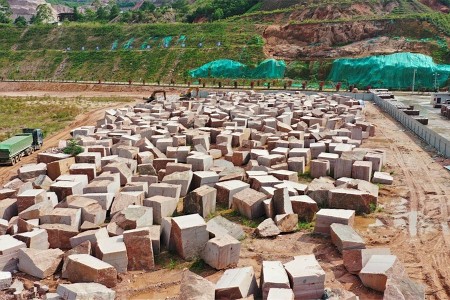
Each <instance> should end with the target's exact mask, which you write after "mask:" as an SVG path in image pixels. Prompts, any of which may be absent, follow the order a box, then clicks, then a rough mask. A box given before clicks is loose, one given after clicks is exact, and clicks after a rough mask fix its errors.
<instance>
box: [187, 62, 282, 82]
mask: <svg viewBox="0 0 450 300" xmlns="http://www.w3.org/2000/svg"><path fill="white" fill-rule="evenodd" d="M285 70H286V64H285V62H284V61H282V60H276V59H266V60H265V61H263V62H262V63H260V64H259V65H258V66H257V67H256V68H251V67H248V66H247V65H244V64H241V63H240V62H237V61H234V60H229V59H219V60H215V61H212V62H209V63H207V64H204V65H203V66H201V67H199V68H197V69H194V70H191V71H190V72H189V75H190V76H191V77H193V78H208V77H214V78H254V79H264V78H268V79H280V78H283V77H284V72H285Z"/></svg>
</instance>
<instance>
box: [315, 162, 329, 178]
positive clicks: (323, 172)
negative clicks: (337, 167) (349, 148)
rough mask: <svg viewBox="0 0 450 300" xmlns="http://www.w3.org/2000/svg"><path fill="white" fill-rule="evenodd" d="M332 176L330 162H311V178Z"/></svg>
mask: <svg viewBox="0 0 450 300" xmlns="http://www.w3.org/2000/svg"><path fill="white" fill-rule="evenodd" d="M329 174H330V161H328V160H326V159H313V160H311V177H312V178H319V177H325V176H328V175H329Z"/></svg>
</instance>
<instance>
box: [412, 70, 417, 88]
mask: <svg viewBox="0 0 450 300" xmlns="http://www.w3.org/2000/svg"><path fill="white" fill-rule="evenodd" d="M416 72H417V69H414V73H413V83H412V93H413V94H414V87H415V85H416Z"/></svg>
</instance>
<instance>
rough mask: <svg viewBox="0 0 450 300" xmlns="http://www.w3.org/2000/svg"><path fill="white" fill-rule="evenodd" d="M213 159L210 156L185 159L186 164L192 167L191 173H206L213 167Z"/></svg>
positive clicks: (192, 156)
mask: <svg viewBox="0 0 450 300" xmlns="http://www.w3.org/2000/svg"><path fill="white" fill-rule="evenodd" d="M213 161H214V160H213V158H212V156H210V155H201V154H199V155H191V156H188V157H187V163H188V164H190V165H192V171H194V172H196V171H208V170H209V169H210V168H211V167H212V166H213Z"/></svg>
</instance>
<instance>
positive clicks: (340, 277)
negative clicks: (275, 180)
mask: <svg viewBox="0 0 450 300" xmlns="http://www.w3.org/2000/svg"><path fill="white" fill-rule="evenodd" d="M8 88H9V87H6V86H4V83H0V95H2V94H5V93H9V92H12V89H11V88H9V89H8ZM12 88H14V89H16V88H18V87H15V86H12ZM76 89H81V88H79V87H77V88H76ZM16 92H18V93H24V94H26V93H30V92H31V93H35V92H46V93H47V94H49V95H52V96H60V95H62V96H64V93H67V92H80V91H78V90H75V91H73V90H72V91H67V90H65V91H62V90H58V89H57V88H54V89H50V90H49V91H47V90H45V89H44V87H40V88H37V89H36V88H34V87H32V88H30V87H29V91H28V90H27V89H25V90H21V91H20V90H17V91H16ZM86 92H87V93H88V94H83V95H84V96H89V95H91V94H89V93H91V92H95V93H97V91H92V90H89V89H87V90H86V91H84V92H83V93H86ZM129 92H130V91H107V90H104V91H100V92H99V93H100V95H101V96H108V95H110V93H129ZM133 92H134V93H136V99H141V97H142V95H143V94H144V95H146V94H147V93H148V91H133ZM128 95H129V94H128ZM117 106H120V104H118V105H117ZM104 110H105V109H97V110H95V111H93V112H90V113H88V114H84V115H81V116H79V117H77V119H76V120H75V121H74V123H73V124H72V125H71V126H69V127H68V128H67V129H65V130H64V131H62V132H59V133H57V134H55V135H54V136H52V137H50V138H48V139H47V140H46V141H45V142H46V146H45V147H46V148H48V147H55V146H57V144H58V141H59V140H60V139H65V138H68V137H69V132H70V129H71V128H73V127H76V126H81V125H93V124H95V121H96V120H97V119H99V118H101V117H102V116H103V113H104ZM365 115H366V119H367V121H369V122H372V123H374V124H375V125H376V136H375V137H373V138H370V139H369V140H367V141H365V142H364V144H363V146H362V147H370V148H378V149H384V150H386V151H387V164H386V166H385V171H386V172H391V173H392V174H393V176H394V178H395V180H394V184H393V185H392V186H382V187H381V189H380V197H379V203H380V204H381V205H382V207H383V209H382V210H380V211H379V212H377V213H376V214H374V215H371V216H368V217H357V220H356V226H355V227H356V230H357V231H358V232H359V233H360V234H361V235H362V236H363V238H364V239H365V241H366V242H367V245H368V246H369V247H389V248H390V249H391V251H392V252H393V254H395V255H397V256H398V257H399V259H400V260H401V261H402V262H403V264H404V265H405V268H406V270H407V272H408V274H409V276H410V277H411V278H412V279H414V280H416V281H418V282H420V283H422V284H423V285H424V286H425V288H426V298H427V299H433V300H434V299H442V300H443V299H450V267H449V266H450V265H449V263H450V251H449V250H450V249H449V247H450V232H449V227H448V222H449V221H450V219H449V212H448V211H449V206H448V205H449V201H448V195H449V190H450V174H449V173H448V171H447V170H445V169H444V168H443V167H442V165H441V164H445V163H447V162H448V160H447V161H444V160H443V159H441V158H439V157H437V156H436V155H435V154H434V152H433V151H431V150H424V148H426V147H425V146H424V145H422V143H421V142H420V141H419V140H418V139H417V138H416V137H415V136H413V135H412V134H411V133H409V132H407V131H405V130H404V128H402V127H401V125H399V124H397V123H396V122H395V121H394V120H392V119H391V118H390V117H387V116H386V115H384V114H383V113H382V112H381V111H379V110H378V108H377V107H376V106H374V105H373V104H371V103H368V104H367V105H366V110H365ZM35 159H36V154H34V155H32V156H30V157H26V158H25V159H24V160H22V162H21V164H24V163H31V162H34V161H35ZM18 167H19V166H14V167H2V168H0V183H1V182H6V181H7V180H8V179H9V178H10V177H11V176H14V175H15V173H16V172H17V169H18ZM375 222H376V224H378V225H377V226H375V225H376V224H375ZM380 224H381V225H380ZM245 230H246V232H247V234H248V237H247V239H245V240H244V241H243V242H242V246H241V258H240V261H239V265H238V266H253V267H254V269H255V271H256V273H257V277H258V279H259V275H260V268H261V262H262V261H263V260H281V261H282V262H286V261H289V260H291V259H292V257H293V256H295V255H302V254H311V253H314V254H315V256H316V258H317V259H318V260H319V263H320V264H321V266H322V267H323V269H324V270H325V271H326V283H325V286H326V287H327V288H344V289H347V290H350V291H352V292H354V293H355V294H357V295H359V296H360V297H361V299H382V294H379V293H376V292H373V291H371V290H369V289H367V288H365V287H364V286H363V285H362V284H361V282H360V281H359V280H358V278H357V277H356V276H354V275H351V274H349V273H348V272H347V271H346V270H345V268H344V266H343V264H342V257H341V256H340V254H339V253H338V251H337V250H336V249H335V248H334V247H333V246H332V245H331V243H330V240H329V239H327V238H323V237H320V236H315V235H312V234H311V233H310V232H309V231H300V232H296V233H294V234H287V235H280V236H278V237H277V238H276V239H273V240H259V239H254V238H252V237H251V234H252V229H251V228H245ZM162 255H163V256H165V255H167V254H162ZM166 258H167V257H166ZM167 261H168V260H167V259H165V260H163V259H157V263H158V270H157V271H155V272H151V273H143V272H129V273H128V274H126V275H122V276H121V278H120V283H119V285H118V286H117V287H116V288H115V290H116V291H117V297H118V299H166V298H172V297H175V296H176V295H177V294H178V292H179V283H180V280H181V273H182V269H183V268H184V267H185V266H188V264H186V263H183V262H181V261H179V260H176V261H173V262H172V261H170V262H171V263H170V267H168V263H167ZM195 271H196V272H197V273H199V274H201V275H202V276H205V277H206V278H208V279H209V280H211V281H213V282H216V281H217V280H218V279H219V278H220V276H221V274H222V273H223V271H219V272H217V271H215V270H212V269H211V268H209V267H207V266H206V267H202V268H199V269H196V270H195ZM55 283H56V282H55ZM55 286H56V285H54V284H52V285H51V288H52V289H54V287H55ZM0 298H1V294H0Z"/></svg>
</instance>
